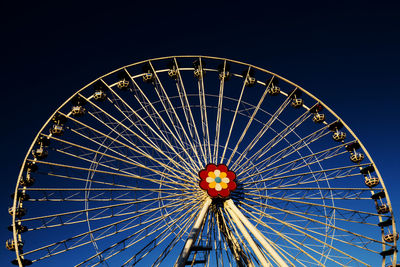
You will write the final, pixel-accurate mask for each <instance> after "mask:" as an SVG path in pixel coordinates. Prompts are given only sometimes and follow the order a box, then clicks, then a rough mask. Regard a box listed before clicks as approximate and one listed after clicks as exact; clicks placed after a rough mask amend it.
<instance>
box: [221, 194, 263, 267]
mask: <svg viewBox="0 0 400 267" xmlns="http://www.w3.org/2000/svg"><path fill="white" fill-rule="evenodd" d="M226 202H227V201H225V203H224V207H225V209H226V211H228V213H229V215H230V216H231V217H232V220H233V222H234V223H235V224H236V226H237V227H238V228H239V230H240V231H241V232H242V234H243V236H244V238H245V239H246V241H247V243H249V245H250V247H251V249H252V250H253V252H254V254H256V256H257V258H258V260H259V261H260V263H261V265H262V266H264V267H271V264H270V263H269V262H268V261H267V259H266V258H265V257H264V254H263V253H262V252H261V250H260V248H259V247H258V246H257V244H256V243H255V242H254V240H253V238H252V237H251V236H250V234H249V232H247V230H246V228H245V227H244V225H243V223H242V222H241V221H240V219H239V217H238V216H237V215H236V213H235V212H234V211H233V210H232V209H231V207H230V206H229V205H227V204H226Z"/></svg>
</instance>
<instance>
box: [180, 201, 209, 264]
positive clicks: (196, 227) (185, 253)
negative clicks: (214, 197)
mask: <svg viewBox="0 0 400 267" xmlns="http://www.w3.org/2000/svg"><path fill="white" fill-rule="evenodd" d="M210 205H211V198H207V199H206V201H205V203H204V205H203V207H202V208H201V210H200V213H199V215H198V216H197V219H196V221H195V222H194V224H193V227H192V230H191V231H190V233H189V236H188V238H187V240H186V243H185V246H184V247H183V249H182V252H181V254H180V255H179V258H178V259H177V260H176V263H175V265H174V266H175V267H182V266H185V265H186V261H187V259H188V258H189V255H190V249H191V248H192V246H193V243H194V242H195V241H196V240H197V237H198V235H199V233H200V229H201V226H202V224H203V222H204V218H205V216H206V214H207V211H208V208H209V207H210Z"/></svg>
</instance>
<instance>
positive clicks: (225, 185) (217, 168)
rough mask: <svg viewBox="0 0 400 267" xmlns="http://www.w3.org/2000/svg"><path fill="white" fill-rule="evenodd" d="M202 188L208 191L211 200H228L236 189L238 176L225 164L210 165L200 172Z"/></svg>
mask: <svg viewBox="0 0 400 267" xmlns="http://www.w3.org/2000/svg"><path fill="white" fill-rule="evenodd" d="M199 177H200V188H201V189H203V190H207V193H208V195H209V196H210V197H211V198H217V197H220V198H227V197H229V196H230V194H231V192H232V191H234V190H235V189H236V182H235V181H234V180H235V179H236V174H235V173H234V172H233V171H229V170H228V167H226V165H225V164H219V165H214V164H208V165H207V166H206V168H205V169H204V170H201V171H200V172H199Z"/></svg>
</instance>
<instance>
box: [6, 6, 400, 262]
mask: <svg viewBox="0 0 400 267" xmlns="http://www.w3.org/2000/svg"><path fill="white" fill-rule="evenodd" d="M9 2H12V1H9ZM261 2H262V4H261ZM276 2H278V1H274V2H273V3H269V2H267V1H260V2H252V1H241V2H239V1H238V2H236V1H218V2H217V1H212V2H207V1H195V2H193V3H192V2H191V1H186V2H185V3H178V2H174V1H162V3H161V1H160V3H157V2H150V1H130V2H118V1H112V2H110V3H108V4H103V3H101V1H97V2H92V3H86V2H85V3H84V1H79V2H76V3H72V2H71V3H70V2H68V3H67V2H65V3H61V1H40V2H39V3H38V2H36V1H34V2H28V1H27V2H26V3H21V2H20V1H17V2H15V3H6V4H1V6H0V9H1V10H2V12H1V13H2V15H1V16H0V31H1V39H0V40H1V41H0V46H1V48H2V49H1V51H2V55H1V64H0V68H1V72H0V73H1V74H0V79H1V87H2V90H1V91H2V105H1V107H2V113H1V114H2V115H1V119H2V125H3V128H2V131H1V140H2V141H1V148H2V153H1V155H0V157H1V162H2V164H1V166H2V168H3V173H2V175H1V177H2V178H1V181H2V186H1V188H0V192H1V194H0V203H2V206H3V208H2V209H1V210H0V218H1V219H0V223H1V225H3V227H2V228H1V229H2V230H1V231H0V237H1V238H0V241H4V242H5V240H6V239H7V238H9V237H11V233H10V232H8V231H7V230H6V227H7V226H8V225H9V224H10V223H11V217H10V216H9V215H8V213H7V207H8V206H10V205H11V199H10V198H9V195H10V194H11V193H12V192H13V190H14V187H15V182H16V179H17V173H18V171H19V167H20V164H21V163H22V160H23V158H24V156H25V153H26V151H27V149H28V148H29V146H30V144H31V142H32V140H33V138H34V136H35V135H36V133H37V131H38V130H39V129H40V127H41V126H42V125H43V123H44V122H45V121H46V120H47V118H48V117H49V116H50V115H51V113H53V111H54V110H55V109H56V108H57V107H58V106H59V105H61V104H62V103H63V102H64V101H65V99H66V98H67V97H69V96H70V95H72V94H73V93H74V92H75V91H76V90H77V89H79V88H81V87H82V86H84V85H85V84H87V83H89V82H91V81H92V80H94V79H96V78H97V77H98V76H101V75H103V74H105V73H107V72H109V71H111V70H114V69H116V68H119V67H121V66H124V65H127V64H130V63H133V62H136V61H138V60H142V59H147V58H154V57H159V56H167V55H181V54H199V55H211V56H219V57H227V58H230V59H237V60H240V61H244V62H247V63H251V64H253V65H257V66H260V67H264V68H265V69H268V70H270V71H272V72H275V73H277V74H279V75H281V76H283V77H285V78H287V79H289V80H291V81H293V82H295V83H297V84H299V85H300V86H302V87H303V88H305V89H306V90H308V91H310V92H311V93H313V94H314V95H316V96H317V97H318V98H320V99H321V100H322V101H324V102H325V103H326V104H327V105H328V106H330V107H331V108H332V109H333V110H334V111H335V112H336V113H337V114H338V115H339V116H340V117H341V118H342V119H343V120H344V121H345V122H346V123H347V124H348V125H349V126H350V128H351V129H352V130H353V131H354V132H355V134H356V135H357V136H358V137H359V138H360V139H361V141H362V142H363V143H364V145H365V146H366V148H367V150H368V151H369V153H370V154H371V156H372V158H373V159H374V161H375V163H376V165H377V166H378V168H379V170H380V172H381V174H382V177H383V179H384V181H385V184H386V186H387V189H388V191H389V195H390V198H391V201H392V204H393V209H394V212H395V215H396V216H397V221H399V216H400V212H399V211H400V208H399V207H400V194H398V191H399V189H400V179H399V166H400V160H399V156H398V154H399V153H400V141H399V130H400V123H399V122H400V109H399V103H400V102H399V101H400V90H399V85H400V74H399V73H400V67H399V66H400V65H399V62H400V49H399V47H400V15H399V14H400V4H399V2H398V1H384V2H381V3H379V4H378V2H376V1H351V3H350V4H349V3H348V2H350V1H319V2H324V4H321V3H317V2H315V3H312V2H309V1H279V4H277V3H276ZM13 258H14V255H13V254H12V253H10V252H8V251H7V250H5V249H0V265H1V266H8V264H9V260H11V259H13Z"/></svg>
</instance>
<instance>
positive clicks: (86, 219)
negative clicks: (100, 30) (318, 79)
mask: <svg viewBox="0 0 400 267" xmlns="http://www.w3.org/2000/svg"><path fill="white" fill-rule="evenodd" d="M12 197H13V206H12V207H11V208H9V213H10V214H11V216H12V224H11V225H10V226H9V230H10V231H11V232H12V238H11V239H10V240H8V241H7V242H6V247H7V248H8V249H9V250H12V251H15V254H16V259H15V260H13V261H12V263H13V264H15V265H19V266H28V265H31V264H32V265H33V266H36V265H37V266H40V265H41V264H42V265H48V266H132V265H140V266H172V265H175V266H178V267H180V266H380V265H381V266H389V265H391V266H398V265H396V262H397V250H396V246H397V240H398V238H399V235H398V233H397V232H396V225H395V221H394V218H393V213H392V207H391V204H390V200H389V196H388V194H387V191H386V189H385V185H384V183H383V180H382V177H381V176H380V174H379V171H378V169H377V167H376V166H375V164H374V162H373V161H372V159H371V157H370V155H369V154H368V152H367V150H366V149H365V148H364V146H363V144H362V143H361V142H360V140H359V139H358V138H357V137H356V136H355V134H354V133H353V131H352V130H351V129H350V128H349V127H348V126H347V125H346V124H345V122H344V121H343V120H341V119H340V118H339V117H338V116H337V115H336V114H335V113H334V112H333V111H332V110H331V109H330V108H329V107H327V106H326V105H325V104H324V103H323V102H322V101H320V100H319V99H318V98H316V97H315V96H313V95H312V94H310V93H309V92H307V91H306V90H304V89H303V88H301V87H300V86H298V85H296V84H294V83H292V82H290V81H288V80H286V79H285V78H283V77H281V76H279V75H277V74H274V73H272V72H270V71H267V70H264V69H262V68H259V67H256V66H253V65H249V64H245V63H242V62H238V61H234V60H229V59H223V58H216V57H206V56H176V57H164V58H157V59H151V60H145V61H142V62H138V63H135V64H132V65H128V66H125V67H123V68H120V69H117V70H115V71H112V72H110V73H108V74H107V75H104V76H102V77H100V78H98V79H97V80H95V81H93V82H92V83H90V84H88V85H87V86H85V87H83V88H82V89H80V90H79V91H77V92H76V93H75V94H73V95H72V96H71V97H70V98H69V99H68V100H67V101H65V102H64V103H63V104H62V105H61V106H60V107H59V108H58V109H57V110H56V111H55V113H54V114H53V115H52V116H51V117H50V118H49V119H48V121H47V122H46V123H45V124H44V125H43V127H42V128H41V130H40V131H39V133H38V134H37V136H36V137H35V138H34V141H33V143H32V145H31V147H30V148H29V150H28V153H27V155H26V157H25V159H24V162H23V165H22V167H21V170H20V173H19V177H18V181H17V185H16V189H15V193H14V194H13V195H12Z"/></svg>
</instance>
